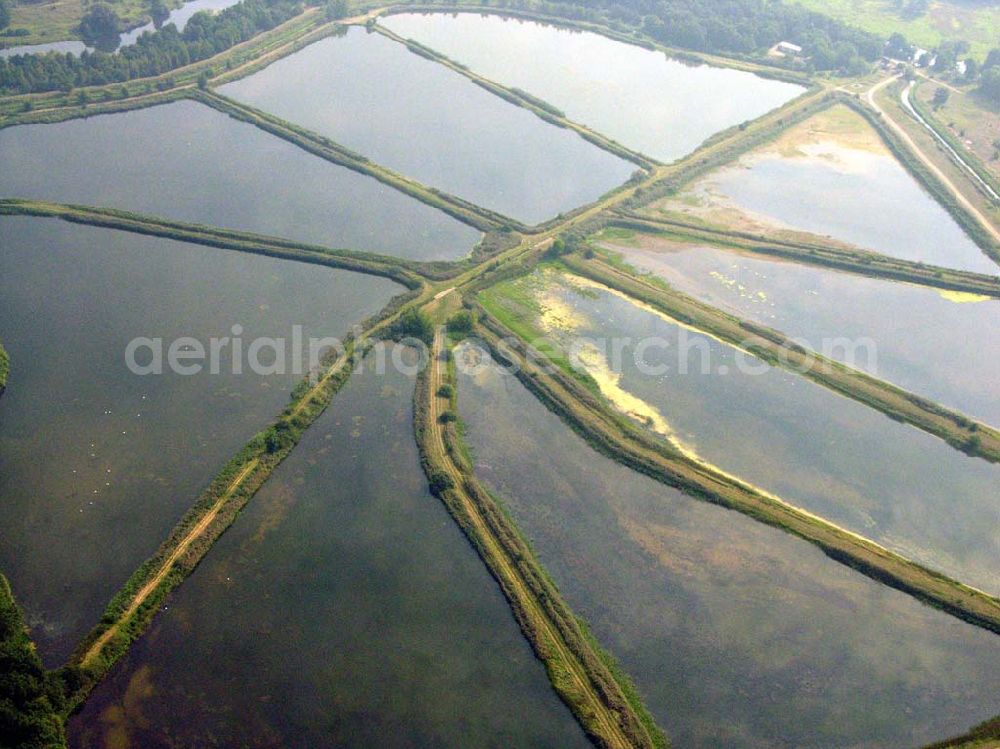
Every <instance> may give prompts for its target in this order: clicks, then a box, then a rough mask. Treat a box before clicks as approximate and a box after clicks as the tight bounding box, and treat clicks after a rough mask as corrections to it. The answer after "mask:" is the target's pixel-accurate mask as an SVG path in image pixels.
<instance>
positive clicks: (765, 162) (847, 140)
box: [661, 105, 1000, 275]
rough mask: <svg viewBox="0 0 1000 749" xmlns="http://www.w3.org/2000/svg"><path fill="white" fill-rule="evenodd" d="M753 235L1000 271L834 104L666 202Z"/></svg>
mask: <svg viewBox="0 0 1000 749" xmlns="http://www.w3.org/2000/svg"><path fill="white" fill-rule="evenodd" d="M661 207H665V208H667V209H669V210H672V211H680V212H682V213H693V214H695V215H696V216H699V215H700V216H702V217H704V218H707V219H708V220H710V221H711V222H713V223H716V224H721V225H724V226H730V227H735V228H738V229H743V230H745V231H750V232H757V231H759V230H760V229H761V228H762V227H763V228H766V229H769V230H770V231H774V229H775V228H778V229H784V230H787V229H793V230H798V231H806V232H811V233H813V234H820V235H828V236H830V237H832V238H833V239H836V240H840V241H842V242H847V243H849V244H853V245H856V246H858V247H863V248H865V249H869V250H875V251H877V252H881V253H884V254H886V255H890V256H892V257H899V258H903V259H906V260H912V261H917V262H924V263H931V264H934V265H942V266H945V267H951V268H958V269H961V270H970V271H975V272H978V273H988V274H991V275H998V274H1000V266H998V265H997V264H996V263H995V262H993V261H992V260H990V258H989V257H987V256H986V255H985V254H984V253H983V252H982V250H980V249H979V247H978V246H976V244H975V243H974V242H973V241H972V240H971V239H970V238H969V237H968V236H967V235H966V234H965V232H964V231H963V230H962V228H961V227H960V226H959V225H958V224H957V223H956V222H955V220H954V219H953V218H952V217H951V215H950V214H949V213H948V212H947V211H946V210H945V209H944V208H943V207H942V206H941V205H940V204H939V203H938V202H937V201H936V200H934V199H933V198H932V197H931V196H930V194H929V193H928V192H926V191H925V190H924V188H923V187H922V186H921V185H920V184H919V183H918V182H917V181H916V180H915V179H914V178H913V177H912V176H911V175H910V173H909V172H908V171H907V170H906V168H905V167H903V165H902V164H900V163H899V162H898V161H896V159H895V157H894V156H893V155H892V153H891V152H890V151H889V149H888V148H887V147H886V146H885V144H884V143H883V142H882V140H881V139H880V137H879V135H878V133H876V132H875V130H874V129H872V127H871V126H870V125H869V124H868V123H867V122H866V121H865V120H864V119H863V118H862V117H861V116H860V115H858V114H857V113H855V112H854V111H852V110H850V109H848V108H847V107H846V106H842V105H837V106H834V107H832V108H830V109H828V110H826V111H824V112H821V113H820V114H818V115H816V116H814V117H812V118H810V119H808V120H806V121H805V122H803V123H801V124H799V125H796V126H795V127H792V128H790V129H789V130H786V131H784V132H783V133H782V134H781V135H780V136H779V138H778V139H777V140H776V141H775V142H773V143H769V144H767V145H764V146H762V147H761V148H759V149H758V150H756V151H754V152H752V153H750V154H747V155H746V156H744V157H742V158H741V159H739V160H738V161H737V162H736V163H734V164H732V165H730V166H727V167H724V168H722V169H720V170H718V171H715V172H712V173H710V174H709V175H707V176H706V177H704V178H702V179H701V180H699V181H697V182H695V183H694V184H693V185H692V186H691V187H690V188H688V189H687V190H686V191H685V192H684V193H682V194H681V195H680V196H679V197H678V198H673V199H671V198H668V199H666V200H665V201H664V202H663V203H662V204H661Z"/></svg>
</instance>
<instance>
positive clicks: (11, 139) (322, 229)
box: [0, 101, 479, 260]
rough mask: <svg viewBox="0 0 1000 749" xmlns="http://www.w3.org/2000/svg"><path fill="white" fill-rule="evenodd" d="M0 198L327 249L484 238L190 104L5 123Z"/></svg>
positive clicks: (394, 249) (436, 256)
mask: <svg viewBox="0 0 1000 749" xmlns="http://www.w3.org/2000/svg"><path fill="white" fill-rule="evenodd" d="M0 197H6V198H36V199H39V200H53V201H59V202H64V203H77V204H83V205H96V206H104V207H111V208H122V209H126V210H131V211H138V212H141V213H147V214H150V215H154V216H161V217H164V218H170V219H177V220H180V221H189V222H194V223H202V224H210V225H213V226H220V227H226V228H232V229H242V230H245V231H253V232H258V233H261V234H268V235H274V236H280V237H285V238H288V239H294V240H298V241H302V242H310V243H315V244H320V245H323V246H326V247H335V248H348V249H356V250H367V251H369V252H379V253H384V254H387V255H397V256H400V257H406V258H412V259H417V260H454V259H457V258H459V257H461V256H463V255H465V254H467V253H468V252H469V250H471V249H472V247H473V245H474V244H475V243H476V242H477V241H478V239H479V233H478V232H477V231H476V230H475V229H473V228H472V227H470V226H466V225H465V224H462V223H460V222H458V221H456V220H455V219H453V218H451V217H450V216H447V215H445V214H444V213H441V212H440V211H437V210H435V209H433V208H430V207H429V206H427V205H424V204H423V203H420V202H419V201H417V200H415V199H413V198H411V197H409V196H407V195H404V194H402V193H400V192H397V191H396V190H393V189H391V188H389V187H386V186H385V185H383V184H382V183H380V182H378V181H377V180H375V179H373V178H371V177H367V176H363V175H360V174H358V173H356V172H352V171H350V170H349V169H346V168H344V167H341V166H338V165H335V164H331V163H329V162H327V161H324V160H322V159H320V158H318V157H316V156H313V155H311V154H309V153H306V152H305V151H303V150H301V149H300V148H298V147H296V146H293V145H292V144H291V143H288V142H286V141H284V140H281V139H280V138H277V137H275V136H273V135H270V134H269V133H265V132H264V131H263V130H259V129H258V128H256V127H254V126H252V125H249V124H246V123H242V122H238V121H236V120H234V119H231V118H229V117H228V116H226V115H224V114H221V113H219V112H216V111H215V110H213V109H211V108H209V107H206V106H204V105H201V104H197V103H195V102H193V101H180V102H175V103H173V104H166V105H162V106H158V107H152V108H149V109H141V110H135V111H131V112H124V113H121V114H111V115H101V116H97V117H90V118H86V119H78V120H71V121H68V122H62V123H58V124H53V125H20V126H17V127H10V128H6V129H4V130H0Z"/></svg>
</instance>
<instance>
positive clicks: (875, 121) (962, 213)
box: [841, 95, 1000, 264]
mask: <svg viewBox="0 0 1000 749" xmlns="http://www.w3.org/2000/svg"><path fill="white" fill-rule="evenodd" d="M841 100H842V101H843V102H844V103H845V104H847V105H848V106H849V107H850V108H851V109H853V110H854V111H855V112H857V113H858V114H860V115H861V116H862V117H864V118H865V120H866V121H867V122H868V124H870V125H871V126H872V127H873V128H874V129H875V132H877V133H878V134H879V137H880V138H881V139H882V142H883V143H885V145H886V147H887V148H888V149H889V150H890V151H891V152H892V154H893V156H895V157H896V159H897V160H898V161H899V162H900V163H901V164H902V165H903V166H904V167H906V169H907V170H908V171H909V172H910V174H912V175H913V176H914V178H916V180H917V181H918V182H919V183H920V184H921V185H923V186H924V188H925V189H926V190H927V191H928V192H929V193H930V194H931V196H933V198H934V199H935V200H936V201H937V202H938V203H940V204H941V206H942V207H943V208H944V209H945V210H946V211H948V213H949V214H951V217H952V218H953V219H955V222H956V223H957V224H958V225H959V226H961V227H962V229H963V230H965V233H966V234H968V235H969V237H970V238H971V239H972V240H973V241H974V242H975V243H976V244H977V245H978V246H979V247H980V249H982V250H983V252H984V253H986V255H988V256H989V257H990V258H991V259H992V260H993V261H994V262H996V263H998V264H1000V244H998V243H997V242H996V241H994V239H993V237H992V236H991V235H990V233H989V232H988V231H986V229H985V228H983V226H982V224H980V223H979V221H977V220H976V218H975V217H974V216H972V215H971V214H970V213H969V212H968V211H967V210H965V208H964V207H963V206H962V205H961V204H960V203H959V202H958V200H957V199H956V198H955V196H954V195H953V194H952V192H951V191H950V190H949V189H948V188H947V187H946V186H945V184H944V183H943V182H941V180H940V179H938V177H937V176H936V175H935V174H933V173H932V172H931V171H930V170H929V169H928V168H927V166H926V165H925V164H924V163H923V162H922V161H921V160H920V158H919V157H918V156H917V155H916V154H915V153H913V152H912V151H911V150H910V149H909V148H908V147H907V145H906V144H905V143H904V142H903V140H902V139H901V138H900V137H899V135H898V134H897V133H896V131H895V130H893V129H892V128H891V127H890V126H889V125H888V124H886V122H885V121H884V119H883V118H882V117H881V116H879V114H878V113H877V112H875V111H874V110H872V109H871V107H868V106H866V105H865V104H864V103H863V102H862V101H861V100H860V99H857V98H855V97H853V96H848V95H843V96H842V97H841ZM907 116H909V115H907Z"/></svg>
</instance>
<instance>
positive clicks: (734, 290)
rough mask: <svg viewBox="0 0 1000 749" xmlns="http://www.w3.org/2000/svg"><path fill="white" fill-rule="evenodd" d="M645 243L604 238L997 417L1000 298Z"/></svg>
mask: <svg viewBox="0 0 1000 749" xmlns="http://www.w3.org/2000/svg"><path fill="white" fill-rule="evenodd" d="M638 243H639V244H640V245H641V246H638V247H627V246H625V245H624V244H622V243H620V242H618V243H616V242H615V241H614V240H610V241H609V242H607V243H606V244H608V246H610V247H613V248H614V249H615V250H616V251H620V252H622V253H624V257H625V260H626V261H627V262H628V263H630V264H631V265H633V266H635V267H637V268H640V269H642V270H645V271H648V272H651V273H655V274H656V275H658V276H660V277H662V278H664V279H665V280H667V281H668V282H669V283H670V285H671V286H673V287H674V288H676V289H678V290H680V291H683V292H685V293H688V294H691V295H692V296H695V297H697V298H698V299H701V300H703V301H705V302H708V303H709V304H712V305H714V306H716V307H720V308H722V309H725V310H727V311H730V312H732V313H734V314H736V315H739V316H740V317H743V318H746V319H750V320H754V321H756V322H759V323H763V324H764V325H768V326H771V327H773V328H775V329H777V330H780V331H782V332H783V333H785V334H787V335H789V336H792V337H795V338H799V339H801V340H802V341H804V342H807V343H808V344H809V346H810V348H812V349H814V350H816V351H823V350H824V349H825V350H826V351H827V352H828V353H829V354H831V355H833V356H834V358H836V359H838V360H840V361H845V362H847V363H851V364H853V365H854V366H856V367H858V368H860V369H865V370H867V371H869V372H872V373H873V374H875V375H877V376H879V377H881V378H883V379H886V380H889V381H890V382H893V383H895V384H897V385H899V386H901V387H903V388H905V389H907V390H910V391H912V392H916V393H918V394H920V395H923V396H926V397H929V398H932V399H934V400H937V401H940V402H941V403H944V404H945V405H948V406H951V407H952V408H957V409H958V410H960V411H963V412H964V413H967V414H969V415H970V416H973V417H975V418H978V419H982V420H984V421H986V422H987V423H990V424H993V425H1000V301H997V300H995V299H988V298H983V297H972V296H969V295H962V294H954V293H950V292H946V291H936V290H934V289H928V288H925V287H920V286H914V285H911V284H902V283H892V282H890V281H880V280H877V279H874V278H865V277H862V276H855V275H850V274H846V273H838V272H836V271H832V270H823V269H820V268H813V267H808V266H803V265H797V264H795V263H787V262H782V261H777V260H769V259H766V258H759V257H751V256H749V255H740V254H737V253H731V252H724V251H722V250H718V249H715V248H711V247H696V246H682V245H674V244H672V243H670V242H667V241H665V240H658V239H655V238H652V237H648V238H647V237H643V238H641V239H639V240H638ZM869 340H870V341H872V342H873V343H874V346H875V348H874V349H872V351H873V356H871V357H869V356H868V355H867V352H868V351H869V349H868V343H867V342H866V341H869Z"/></svg>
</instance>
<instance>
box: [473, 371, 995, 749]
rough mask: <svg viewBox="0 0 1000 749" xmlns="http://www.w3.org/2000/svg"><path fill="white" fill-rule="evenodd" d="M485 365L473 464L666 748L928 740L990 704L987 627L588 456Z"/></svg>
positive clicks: (478, 390)
mask: <svg viewBox="0 0 1000 749" xmlns="http://www.w3.org/2000/svg"><path fill="white" fill-rule="evenodd" d="M482 361H483V359H479V358H474V357H467V356H464V355H459V356H458V357H457V363H458V371H459V380H458V385H459V386H458V394H459V407H460V411H461V416H462V419H463V422H464V425H465V434H466V439H467V440H468V442H469V444H470V447H471V450H472V454H473V456H474V458H475V463H476V470H477V473H478V474H479V476H480V477H481V478H482V479H483V480H485V482H486V483H487V484H488V485H489V486H490V487H491V488H492V489H493V490H494V491H495V492H496V493H497V494H498V495H499V496H500V497H501V498H502V500H503V501H504V503H505V504H506V506H507V508H508V510H509V511H510V512H511V514H512V515H513V517H514V519H515V520H516V522H517V523H518V525H519V526H520V528H521V530H522V532H523V533H524V534H525V536H526V537H528V538H529V539H530V540H531V542H532V543H533V545H534V548H535V550H536V552H537V554H538V555H539V557H540V559H541V561H542V563H543V564H544V565H545V566H546V568H547V569H548V571H549V572H550V573H551V575H552V577H553V578H554V580H555V583H556V584H557V585H558V586H559V588H560V590H561V591H562V593H563V595H564V596H565V597H566V599H567V601H568V602H569V604H570V605H571V606H572V607H573V609H574V611H575V612H576V613H577V614H578V615H580V616H582V617H584V618H585V619H586V620H587V622H588V624H589V625H590V627H591V630H592V631H593V632H594V634H595V636H596V637H597V638H598V640H599V641H600V642H601V643H602V644H603V645H604V646H605V647H607V648H608V649H609V650H610V651H611V653H612V654H613V655H614V656H615V657H616V658H617V659H618V660H619V662H620V663H621V665H622V666H623V667H624V670H625V671H626V672H628V673H629V674H630V675H631V676H632V678H633V679H634V680H635V682H636V683H637V685H638V688H639V691H640V693H641V695H642V696H643V698H644V699H645V702H646V704H647V705H648V706H649V708H650V710H651V711H652V712H653V713H654V716H655V717H656V719H657V722H658V723H659V724H660V725H661V726H662V727H663V728H664V729H665V730H666V732H667V734H668V736H669V737H670V738H671V739H672V741H673V745H674V746H678V747H680V746H725V747H734V749H773V748H774V747H799V748H806V747H814V748H815V749H837V748H843V749H846V748H847V747H851V748H852V749H858V748H859V747H865V748H871V749H875V748H876V747H885V746H923V745H924V744H927V743H930V742H931V741H935V740H940V739H942V738H945V737H947V736H951V735H955V734H958V733H961V732H963V731H965V730H967V729H968V728H969V727H970V726H972V725H974V724H976V723H978V722H980V721H982V720H985V719H987V718H989V717H991V716H992V715H995V714H996V713H997V711H998V707H1000V705H998V702H997V694H998V693H1000V647H998V646H997V642H996V635H994V634H991V633H989V632H985V631H982V630H978V629H976V628H975V627H972V626H970V625H968V624H965V623H964V622H961V621H959V620H956V619H954V618H952V617H950V616H947V615H945V614H943V613H941V612H939V611H936V610H934V609H932V608H930V607H927V606H924V605H922V604H920V603H918V602H917V601H915V600H914V599H912V598H910V597H908V596H906V595H904V594H902V593H899V592H897V591H895V590H892V589H890V588H887V587H885V586H883V585H880V584H878V583H875V582H873V581H872V580H869V579H868V578H866V577H864V576H862V575H860V574H858V573H856V572H854V571H853V570H851V569H849V568H847V567H845V566H842V565H840V564H838V563H836V562H834V561H832V560H830V559H828V558H827V557H825V556H824V555H823V554H822V553H821V552H820V551H819V550H818V549H816V548H814V547H812V546H811V545H809V544H808V543H806V542H804V541H801V540H799V539H796V538H794V537H792V536H789V535H787V534H785V533H783V532H781V531H778V530H775V529H773V528H769V527H767V526H764V525H762V524H760V523H757V522H755V521H753V520H751V519H750V518H747V517H745V516H743V515H740V514H738V513H736V512H732V511H728V510H725V509H722V508H720V507H717V506H714V505H710V504H708V503H705V502H701V501H698V500H694V499H691V498H689V497H687V496H685V495H682V494H680V493H679V492H678V491H676V490H674V489H671V488H669V487H667V486H664V485H663V484H660V483H658V482H655V481H653V480H652V479H649V478H647V477H645V476H642V475H640V474H637V473H635V472H634V471H631V470H629V469H627V468H624V467H623V466H621V465H618V464H617V463H615V462H613V461H612V460H610V459H608V458H605V457H604V456H603V455H600V454H598V453H595V452H594V451H593V450H592V449H591V448H590V447H589V445H587V444H586V443H585V442H584V441H583V440H582V439H580V438H579V437H578V436H577V435H576V434H574V433H573V432H572V430H570V429H569V427H567V426H566V425H565V424H564V423H563V422H562V421H560V419H559V418H558V417H556V416H555V415H553V414H552V413H550V412H549V411H548V410H547V409H546V408H545V407H544V406H543V405H541V403H540V402H538V401H537V400H536V399H535V398H534V397H533V396H532V395H531V394H530V393H529V392H528V391H527V390H525V388H524V387H523V386H522V385H521V384H520V382H518V381H517V380H516V378H514V377H512V376H504V375H500V374H498V373H497V372H496V371H495V370H491V369H489V368H484V367H482V366H481V362H482Z"/></svg>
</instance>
